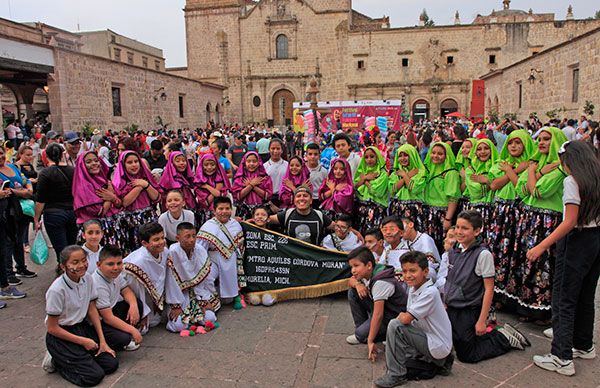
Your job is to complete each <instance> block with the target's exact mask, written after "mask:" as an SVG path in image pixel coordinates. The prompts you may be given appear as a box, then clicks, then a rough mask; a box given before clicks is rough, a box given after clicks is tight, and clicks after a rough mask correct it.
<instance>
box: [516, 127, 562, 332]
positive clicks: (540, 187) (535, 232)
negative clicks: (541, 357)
mask: <svg viewBox="0 0 600 388" xmlns="http://www.w3.org/2000/svg"><path fill="white" fill-rule="evenodd" d="M566 141H567V137H566V136H565V135H564V134H563V132H562V131H561V130H560V129H558V128H546V129H544V130H543V131H542V132H540V135H539V137H538V147H537V152H536V154H535V155H534V156H533V162H532V163H531V164H530V165H529V166H528V167H527V170H525V171H524V172H523V173H522V174H521V176H520V177H519V180H518V183H517V193H519V195H521V197H522V199H523V200H522V203H521V205H520V206H519V207H518V208H517V209H516V213H515V215H516V220H517V225H516V231H515V251H514V254H513V258H514V260H515V263H514V264H513V266H512V268H511V272H510V273H509V275H508V277H509V278H508V283H507V287H506V290H505V293H504V294H505V295H506V296H508V297H509V298H511V299H513V300H514V301H515V302H516V303H517V305H516V306H517V307H518V309H517V311H518V312H519V313H520V314H521V315H523V316H524V319H526V320H529V319H541V320H546V319H548V318H549V317H550V301H551V296H552V292H551V291H552V274H553V270H554V259H555V258H554V249H550V250H549V251H548V252H545V253H544V254H543V255H542V256H541V257H540V258H539V259H538V260H537V261H535V262H534V263H530V262H528V261H527V257H526V254H527V250H529V249H531V248H533V247H534V246H535V245H537V244H538V243H540V242H541V241H542V240H543V239H545V238H546V237H548V235H549V234H550V233H551V232H552V231H553V230H554V229H556V227H557V226H558V224H560V221H561V218H562V206H563V204H562V194H563V180H564V179H565V177H566V174H565V172H564V171H563V170H562V168H561V167H560V158H559V155H558V150H559V149H560V147H561V145H562V144H563V143H565V142H566Z"/></svg>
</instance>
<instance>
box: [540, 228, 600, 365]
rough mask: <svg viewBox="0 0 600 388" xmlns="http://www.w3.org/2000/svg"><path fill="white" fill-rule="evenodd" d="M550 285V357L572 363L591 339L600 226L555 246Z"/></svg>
mask: <svg viewBox="0 0 600 388" xmlns="http://www.w3.org/2000/svg"><path fill="white" fill-rule="evenodd" d="M556 253H557V255H556V264H555V267H554V283H553V284H552V330H553V332H554V338H553V339H552V354H554V355H555V356H557V357H558V358H561V359H563V360H572V359H573V351H572V349H573V348H575V349H579V350H588V349H590V348H591V347H592V346H593V345H594V342H593V339H594V296H595V294H596V285H597V284H598V278H599V277H600V227H597V228H585V229H582V230H577V229H575V230H573V231H571V233H569V234H568V235H567V236H566V237H565V238H563V239H562V240H560V241H559V242H558V243H557V252H556Z"/></svg>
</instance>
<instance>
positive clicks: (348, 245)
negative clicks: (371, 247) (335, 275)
mask: <svg viewBox="0 0 600 388" xmlns="http://www.w3.org/2000/svg"><path fill="white" fill-rule="evenodd" d="M361 245H362V244H361V243H360V241H359V240H358V237H356V235H355V234H354V233H352V232H350V233H348V235H347V236H346V237H345V238H344V239H343V240H342V239H340V238H339V237H338V236H337V235H336V234H335V233H331V234H328V235H327V236H325V238H324V239H323V248H327V249H330V250H332V251H340V252H350V251H352V250H353V249H354V248H358V247H359V246H361Z"/></svg>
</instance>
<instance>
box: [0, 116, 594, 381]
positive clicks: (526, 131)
mask: <svg viewBox="0 0 600 388" xmlns="http://www.w3.org/2000/svg"><path fill="white" fill-rule="evenodd" d="M16 124H17V123H15V124H11V125H12V126H16ZM597 130H598V123H597V122H593V121H588V120H587V119H586V118H585V117H582V118H581V120H579V122H576V121H574V120H563V121H551V122H549V123H545V124H542V123H541V122H540V121H539V120H537V119H536V118H534V117H532V118H531V119H530V120H528V121H527V122H525V123H520V122H516V121H512V120H509V119H507V120H504V121H502V122H500V123H494V122H492V121H490V122H487V121H482V122H478V123H473V122H469V121H466V120H464V121H452V120H446V119H439V120H435V121H431V122H421V123H418V124H417V123H409V124H406V125H403V126H402V129H401V130H400V131H396V132H394V131H389V132H387V133H386V136H385V137H382V134H381V133H380V132H379V131H378V130H377V128H364V129H362V130H360V131H358V130H347V131H344V130H341V129H340V130H338V131H337V132H335V133H327V134H318V135H317V136H316V139H315V140H314V142H311V143H307V144H305V141H304V140H303V136H302V134H301V133H295V132H293V131H292V130H291V128H290V129H288V130H287V132H285V133H281V132H279V131H278V130H273V129H269V128H265V127H263V126H245V127H242V126H238V125H234V126H221V127H217V126H216V125H214V123H209V124H208V126H207V128H206V129H196V130H190V129H179V130H168V129H164V128H163V129H159V130H152V131H149V132H147V133H146V132H144V131H137V132H135V133H128V132H125V131H123V132H115V131H111V130H109V131H100V130H94V131H93V133H91V134H87V135H85V134H84V135H83V136H82V135H81V134H78V133H75V132H65V133H63V134H60V133H57V132H55V131H53V130H50V131H48V132H46V133H43V131H34V133H36V135H35V136H33V137H32V138H28V137H27V136H25V137H23V139H21V141H20V142H19V143H20V144H17V142H12V139H11V137H10V136H11V135H12V132H13V131H15V132H16V130H13V129H12V128H11V130H10V131H8V128H7V133H6V138H7V139H9V140H7V141H6V142H5V144H4V146H3V147H0V177H2V180H3V186H2V189H1V190H0V216H1V217H2V220H0V240H1V241H2V242H3V243H2V244H0V249H2V251H0V260H2V261H1V262H0V286H1V287H2V288H1V291H0V308H2V307H5V306H6V303H5V302H3V301H2V300H1V299H18V298H23V297H25V296H26V295H25V293H24V292H22V291H20V290H19V289H18V288H17V286H18V285H20V284H21V283H22V281H23V280H22V279H24V278H25V279H26V278H31V277H35V276H36V274H35V273H34V272H32V271H31V270H30V269H28V268H27V265H26V260H25V254H26V253H27V252H29V250H30V247H29V243H28V240H29V231H30V226H33V231H35V232H38V231H40V232H41V231H45V233H47V237H48V241H49V245H50V246H51V247H52V248H53V249H54V251H55V252H56V257H57V260H58V264H57V267H56V272H57V276H58V277H57V279H56V280H55V282H54V283H53V284H52V285H51V286H50V288H49V289H48V292H47V294H46V298H47V304H46V312H47V314H48V321H47V326H48V336H47V339H46V344H47V349H48V354H47V356H46V358H45V360H44V367H45V369H47V370H57V371H59V372H60V373H61V375H62V376H63V377H64V378H65V379H67V380H68V381H70V382H73V383H75V384H78V385H95V384H98V383H99V382H100V381H101V380H102V377H103V376H104V374H106V373H111V372H112V371H114V370H116V368H117V367H118V362H117V361H116V358H115V357H116V356H115V352H114V350H123V349H124V350H135V349H137V348H138V347H139V345H140V343H141V341H142V335H144V334H146V333H147V332H148V329H149V328H150V327H153V326H156V325H158V324H159V323H160V322H161V319H163V318H164V317H163V313H164V315H166V318H167V319H166V320H167V329H168V330H170V331H173V332H178V333H180V335H184V336H185V335H194V334H195V333H200V332H206V331H207V330H211V329H213V328H215V327H216V326H217V327H218V323H217V317H216V312H217V310H218V309H219V308H220V306H221V304H222V303H233V305H234V308H236V309H240V308H243V307H245V300H244V297H243V294H242V292H243V289H244V286H245V277H244V267H243V258H244V232H243V228H242V226H241V224H240V221H247V222H251V223H254V224H255V225H257V226H259V227H263V228H267V229H272V230H277V231H280V232H282V233H285V234H287V235H289V236H290V237H293V238H296V239H298V240H301V241H304V242H307V243H311V244H314V245H319V246H323V247H326V248H328V249H332V250H337V251H342V252H350V253H349V256H348V257H349V265H350V267H351V269H352V278H351V279H350V282H349V287H350V289H349V293H348V298H349V303H350V307H351V311H352V316H353V319H354V323H355V325H356V331H355V333H354V334H353V335H351V336H349V337H348V339H347V341H348V343H351V344H360V343H366V344H368V348H369V358H370V359H373V360H374V358H375V356H376V350H375V349H376V348H375V343H376V342H378V341H380V340H385V339H386V336H387V345H386V362H387V365H388V372H387V373H386V375H385V376H383V377H382V378H381V379H379V380H377V381H376V384H377V385H379V386H396V385H398V384H401V383H403V382H404V381H405V380H406V379H407V378H427V376H429V377H432V376H433V375H435V374H438V373H440V374H447V373H449V371H450V369H451V366H452V361H453V359H454V356H453V353H452V348H453V347H454V350H455V352H456V355H457V357H458V359H460V360H461V361H463V362H477V361H479V360H483V359H487V358H491V357H496V356H498V355H501V354H504V353H506V352H507V351H508V350H510V349H511V348H518V349H523V347H524V346H528V345H529V341H528V340H527V338H525V336H524V335H522V333H520V332H519V331H518V330H516V329H515V328H514V327H512V326H510V325H508V324H505V325H503V326H500V325H496V323H495V322H493V316H494V315H495V313H494V311H495V310H497V309H503V310H506V311H510V312H513V313H515V314H517V315H518V316H519V317H520V319H521V320H522V321H534V322H536V323H538V324H540V325H545V326H551V329H549V330H546V331H545V332H544V333H545V334H546V335H548V336H554V340H553V347H552V353H551V354H549V355H546V356H536V357H537V358H535V359H534V361H535V363H536V364H537V365H539V366H540V367H543V368H545V369H548V370H554V371H557V372H559V373H562V374H571V375H572V374H574V373H575V370H574V366H573V362H572V359H573V358H574V357H581V358H592V357H593V356H595V349H594V346H593V335H592V333H593V322H594V294H595V288H596V284H597V281H598V277H599V275H600V246H598V244H600V243H599V241H600V239H599V237H600V226H599V224H598V222H599V221H600V205H599V203H600V169H599V168H598V167H600V162H599V161H598V157H597V150H598V144H599V141H598V139H599V136H600V132H598V131H597ZM38 133H39V136H37V134H38ZM15 149H16V152H15ZM27 201H35V202H34V205H33V206H32V207H33V212H32V213H31V212H30V211H28V210H26V209H27V206H29V204H27V205H26V202H27ZM4 242H6V244H4ZM13 262H14V264H16V270H15V268H14V267H13ZM86 317H87V318H88V320H89V323H91V326H90V324H89V323H88V321H86V320H85V318H86ZM490 318H491V319H490ZM192 333H194V334H192ZM572 349H573V350H572ZM415 360H416V361H415ZM417 361H418V362H419V363H423V364H418V363H417V365H415V362H417Z"/></svg>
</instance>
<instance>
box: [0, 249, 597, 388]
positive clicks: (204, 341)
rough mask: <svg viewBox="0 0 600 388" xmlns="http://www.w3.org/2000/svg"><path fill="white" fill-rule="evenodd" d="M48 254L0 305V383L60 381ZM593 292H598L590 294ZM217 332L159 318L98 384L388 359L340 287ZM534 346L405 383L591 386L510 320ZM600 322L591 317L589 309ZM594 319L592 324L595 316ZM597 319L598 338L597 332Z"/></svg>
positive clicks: (534, 332) (372, 374) (312, 379)
mask: <svg viewBox="0 0 600 388" xmlns="http://www.w3.org/2000/svg"><path fill="white" fill-rule="evenodd" d="M52 262H53V261H52V259H50V260H49V262H48V263H46V265H45V266H44V267H39V266H35V265H34V264H31V265H30V268H31V269H32V270H35V271H38V272H39V274H40V276H39V277H38V278H35V279H25V280H24V285H23V286H21V287H22V290H24V291H26V292H27V293H28V294H29V296H28V297H27V298H25V299H22V300H18V301H9V306H8V307H7V308H6V309H3V310H0V338H1V340H0V386H1V387H42V386H53V387H62V386H66V385H67V384H66V383H65V381H64V380H62V379H61V378H60V376H58V375H57V374H46V373H45V372H44V371H43V370H42V369H41V367H40V365H41V362H42V359H43V355H44V335H45V326H44V293H45V290H46V288H47V287H48V285H49V284H50V283H51V282H52V280H53V273H54V272H53V265H52ZM597 299H598V300H600V298H597ZM218 316H219V320H220V323H221V325H222V327H221V328H220V329H218V330H217V331H215V332H211V333H208V334H206V335H203V336H197V337H193V338H180V337H179V336H177V335H175V334H171V333H168V332H167V331H166V330H165V329H164V328H162V327H158V328H155V329H153V330H152V331H151V332H150V333H149V334H148V335H147V336H146V337H145V338H144V343H143V346H142V347H141V348H140V349H139V350H138V351H136V352H130V353H120V357H119V358H120V363H121V365H120V368H119V370H118V371H117V372H116V373H115V374H114V375H112V376H108V377H107V378H106V379H105V380H104V382H103V386H117V387H125V386H126V387H128V388H134V387H144V388H146V387H164V386H169V387H170V388H174V387H180V386H181V387H183V386H188V387H189V386H197V387H244V388H247V387H285V386H295V387H334V386H337V387H369V386H371V382H372V381H373V379H374V378H377V377H378V376H380V375H381V374H382V373H383V372H384V369H385V362H384V360H383V354H381V355H380V358H379V360H378V361H377V362H376V363H374V364H372V363H371V362H369V361H368V360H367V359H366V357H367V350H366V345H364V346H363V345H361V346H350V345H347V344H346V343H345V337H346V336H347V335H348V334H349V333H352V329H353V328H352V324H351V317H350V313H349V309H348V306H347V303H346V302H345V299H344V296H343V295H341V296H334V297H326V298H321V299H315V300H305V301H292V302H284V303H281V304H279V305H275V306H273V307H270V308H267V307H252V306H250V307H248V308H247V309H246V310H242V311H233V310H232V309H231V307H228V306H226V307H224V308H223V310H222V311H221V312H220V313H219V315H218ZM499 318H500V320H501V321H506V320H508V321H510V322H513V323H514V324H515V325H516V326H518V327H519V328H520V329H521V330H522V331H523V332H524V333H526V335H527V336H528V337H529V338H530V340H531V342H532V343H533V346H532V347H531V348H529V349H528V350H526V351H524V352H519V351H513V352H511V353H509V354H507V355H505V356H503V357H500V358H498V359H495V360H491V361H486V362H481V363H479V364H477V365H468V364H461V363H456V364H455V366H454V369H453V373H452V374H451V375H450V376H448V377H437V378H435V379H433V380H429V381H425V382H419V383H413V384H410V385H409V386H424V387H435V386H447V385H453V386H456V387H499V386H507V387H510V386H528V387H541V386H543V387H544V388H550V387H564V386H573V387H596V386H600V385H599V384H600V358H599V359H596V360H589V361H586V360H583V361H582V360H578V361H576V368H577V374H576V376H574V377H571V378H567V377H562V376H559V375H557V374H555V373H548V372H544V371H542V370H540V369H539V368H537V367H536V366H534V365H533V364H532V363H531V357H532V356H533V355H534V354H535V353H536V352H537V353H540V352H546V351H549V349H550V341H549V340H547V339H546V338H544V337H543V336H542V334H541V329H540V328H538V327H536V326H533V325H529V324H518V323H515V320H514V317H511V316H506V315H501V316H500V317H499ZM596 322H598V319H596ZM597 326H598V325H597ZM599 334H600V333H599V330H598V327H597V328H596V338H600V337H599Z"/></svg>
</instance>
